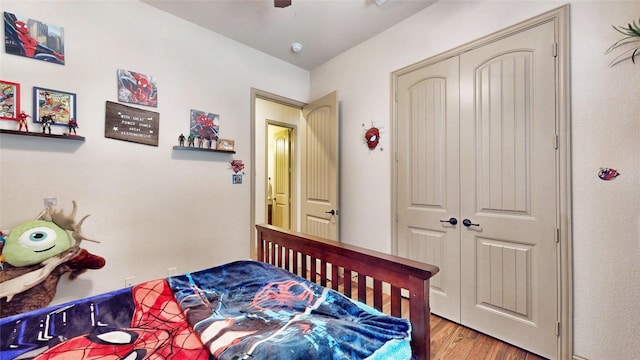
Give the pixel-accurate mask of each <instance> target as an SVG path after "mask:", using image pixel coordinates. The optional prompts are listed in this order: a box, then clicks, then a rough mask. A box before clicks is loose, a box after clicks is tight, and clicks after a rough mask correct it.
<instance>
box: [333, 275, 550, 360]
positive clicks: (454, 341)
mask: <svg viewBox="0 0 640 360" xmlns="http://www.w3.org/2000/svg"><path fill="white" fill-rule="evenodd" d="M329 283H330V282H329ZM338 286H339V290H340V291H342V284H339V285H338ZM352 287H353V289H354V290H353V291H354V293H353V294H352V298H354V299H357V288H358V287H357V284H356V283H354V284H353V286H352ZM366 302H367V304H369V305H371V304H372V303H373V290H372V289H371V288H367V301H366ZM408 305H409V301H408V300H407V299H402V317H403V318H407V319H408V318H409V306H408ZM390 307H391V302H390V299H389V296H388V295H387V294H383V301H382V311H383V312H384V313H386V314H389V313H390ZM430 324H431V360H545V358H543V357H540V356H538V355H535V354H532V353H529V352H527V351H525V350H522V349H520V348H518V347H516V346H513V345H510V344H507V343H505V342H502V341H499V340H497V339H495V338H493V337H491V336H487V335H484V334H482V333H479V332H477V331H475V330H472V329H470V328H467V327H465V326H462V325H459V324H457V323H455V322H452V321H449V320H447V319H444V318H441V317H439V316H437V315H433V314H431V318H430Z"/></svg>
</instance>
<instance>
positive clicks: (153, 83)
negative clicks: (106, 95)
mask: <svg viewBox="0 0 640 360" xmlns="http://www.w3.org/2000/svg"><path fill="white" fill-rule="evenodd" d="M118 101H120V102H126V103H129V104H137V105H144V106H151V107H158V81H157V80H156V77H155V76H149V75H145V74H140V73H137V72H134V71H128V70H122V69H118Z"/></svg>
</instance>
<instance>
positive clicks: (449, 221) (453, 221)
mask: <svg viewBox="0 0 640 360" xmlns="http://www.w3.org/2000/svg"><path fill="white" fill-rule="evenodd" d="M440 222H448V223H449V224H451V225H455V224H457V223H458V219H456V218H454V217H452V218H449V220H440Z"/></svg>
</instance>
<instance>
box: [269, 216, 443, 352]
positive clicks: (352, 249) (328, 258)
mask: <svg viewBox="0 0 640 360" xmlns="http://www.w3.org/2000/svg"><path fill="white" fill-rule="evenodd" d="M256 229H257V230H258V237H257V239H258V244H257V249H258V261H262V262H266V263H269V264H272V265H275V266H278V267H280V268H283V269H286V270H289V271H290V272H292V273H295V274H297V275H300V276H302V277H304V278H307V279H308V280H310V281H312V282H316V283H317V282H319V283H320V285H323V286H327V280H329V281H330V283H331V284H330V286H331V288H333V289H334V290H339V289H338V285H339V283H342V284H343V289H341V290H340V291H341V292H342V293H343V294H345V295H346V296H348V297H351V295H352V285H351V284H352V281H353V279H354V278H355V279H356V283H357V288H358V301H361V302H364V303H366V302H367V296H366V288H367V279H370V280H371V281H372V283H373V304H369V305H371V306H373V307H374V308H376V309H377V310H380V311H382V294H383V284H388V287H389V288H390V301H391V310H390V314H391V315H392V316H396V317H400V316H401V314H402V305H401V300H402V290H407V291H408V292H409V313H410V318H409V320H410V321H411V327H412V334H411V348H412V351H413V354H414V355H415V356H416V357H417V359H429V357H430V355H431V353H430V347H431V342H430V327H429V315H430V308H429V279H430V278H431V277H432V276H433V275H435V274H436V273H437V272H438V270H439V269H438V267H437V266H433V265H429V264H425V263H422V262H418V261H413V260H409V259H404V258H401V257H397V256H393V255H389V254H385V253H381V252H378V251H373V250H368V249H365V248H361V247H358V246H353V245H348V244H342V243H339V242H336V241H332V240H327V239H323V238H320V237H316V236H311V235H306V234H301V233H297V232H292V231H287V230H283V229H280V228H277V227H274V226H271V225H256ZM318 264H319V266H318ZM327 265H329V266H327ZM328 268H329V270H327V269H328ZM327 271H329V272H330V274H327ZM318 277H319V278H318ZM340 279H342V281H340Z"/></svg>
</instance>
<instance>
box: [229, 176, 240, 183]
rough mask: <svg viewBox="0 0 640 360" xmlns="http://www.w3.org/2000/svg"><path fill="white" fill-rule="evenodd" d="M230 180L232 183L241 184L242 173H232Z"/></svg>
mask: <svg viewBox="0 0 640 360" xmlns="http://www.w3.org/2000/svg"><path fill="white" fill-rule="evenodd" d="M231 176H232V178H231V182H232V183H234V184H242V175H241V174H233V175H231Z"/></svg>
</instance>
